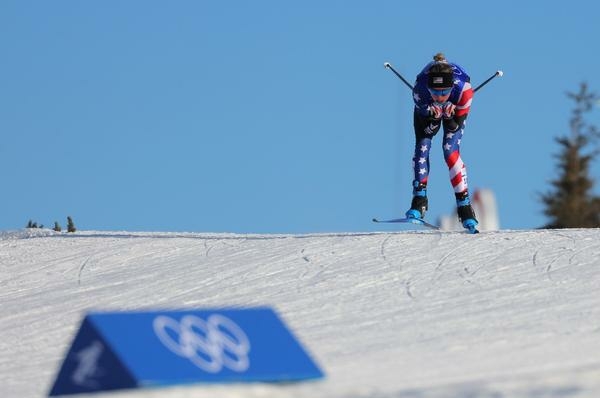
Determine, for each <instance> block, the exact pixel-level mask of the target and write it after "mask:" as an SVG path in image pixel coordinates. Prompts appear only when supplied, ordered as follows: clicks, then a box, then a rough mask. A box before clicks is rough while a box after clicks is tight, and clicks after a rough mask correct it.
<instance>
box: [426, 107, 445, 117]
mask: <svg viewBox="0 0 600 398" xmlns="http://www.w3.org/2000/svg"><path fill="white" fill-rule="evenodd" d="M442 106H443V105H442V104H438V103H433V104H431V105H429V106H428V107H427V111H428V112H429V115H430V116H431V117H432V118H433V119H434V120H440V119H441V118H442V116H443V115H444V109H443V108H442Z"/></svg>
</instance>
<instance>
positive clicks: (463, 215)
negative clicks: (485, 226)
mask: <svg viewBox="0 0 600 398" xmlns="http://www.w3.org/2000/svg"><path fill="white" fill-rule="evenodd" d="M456 210H457V213H458V219H459V220H460V222H461V223H462V225H463V227H464V228H465V229H467V230H468V231H469V232H470V233H472V234H476V233H479V231H478V230H477V228H475V227H476V226H477V224H479V222H478V221H477V219H476V218H475V212H474V211H473V207H471V200H470V199H469V193H468V192H467V191H465V192H461V193H457V194H456Z"/></svg>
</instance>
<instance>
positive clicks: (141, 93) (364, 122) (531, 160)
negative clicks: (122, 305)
mask: <svg viewBox="0 0 600 398" xmlns="http://www.w3.org/2000/svg"><path fill="white" fill-rule="evenodd" d="M428 4H431V6H430V8H429V10H428V9H427V8H426V7H425V6H424V5H423V4H421V3H418V2H408V3H407V2H399V1H376V2H366V1H312V0H309V1H302V2H283V1H274V0H273V1H253V2H249V1H119V2H118V1H52V2H48V1H23V0H19V1H11V0H2V1H1V2H0V51H1V54H2V66H1V68H0V70H1V71H2V73H0V131H1V134H2V141H1V142H0V181H1V183H2V184H1V186H2V192H1V195H0V198H1V199H0V200H1V204H2V206H1V208H2V215H1V216H0V229H3V230H7V229H17V228H22V227H23V226H24V225H25V224H26V223H27V221H28V220H30V219H33V220H35V221H37V222H39V223H43V224H45V225H47V226H51V225H52V224H53V222H54V221H59V222H60V223H61V224H63V226H64V224H65V221H64V220H65V219H66V217H67V215H71V216H72V217H73V218H74V220H75V222H76V224H77V226H78V227H79V228H80V229H88V230H89V229H98V230H132V231H134V230H135V231H206V232H239V233H247V232H256V233H307V232H334V231H374V230H385V229H388V228H389V229H394V228H397V226H382V225H374V224H372V223H371V218H373V217H380V218H386V217H394V216H399V215H402V214H403V213H404V211H405V210H406V209H407V208H408V207H409V205H410V198H411V180H412V171H411V157H412V148H413V139H414V138H413V131H412V107H413V104H412V99H411V95H410V92H409V91H408V90H407V88H406V87H405V86H404V85H403V84H402V82H401V81H400V80H398V79H397V78H396V77H395V76H394V75H393V74H392V73H391V72H390V71H388V70H386V69H384V68H383V63H384V62H386V61H388V62H390V63H392V64H393V65H394V67H395V68H396V69H397V70H399V71H400V72H401V73H402V74H404V76H405V77H406V78H407V79H408V80H409V81H412V80H414V76H415V75H416V74H417V73H418V72H419V70H420V69H421V68H422V66H423V65H424V64H425V63H427V62H428V61H429V60H430V59H431V57H432V55H433V54H435V53H436V52H438V51H442V52H444V53H445V54H446V56H447V57H448V59H450V60H452V61H455V62H458V63H459V64H461V65H462V66H463V67H464V68H465V69H467V71H468V72H469V73H470V75H471V78H472V81H473V82H474V83H475V84H478V83H479V82H481V81H483V80H485V79H486V78H487V77H489V76H490V75H491V74H493V73H494V72H495V71H496V70H498V69H501V70H503V71H504V77H503V78H501V79H500V78H499V79H496V80H494V81H492V82H491V83H490V84H489V85H488V86H486V87H485V88H484V89H482V90H481V91H480V92H478V93H477V95H476V97H475V99H474V103H473V106H472V109H471V114H470V116H469V120H468V125H467V128H466V131H465V137H464V139H463V143H462V151H461V152H462V155H463V159H464V161H465V163H466V164H467V167H468V172H469V184H470V188H471V190H474V189H477V188H488V189H492V190H493V191H494V193H495V195H496V199H497V201H498V206H499V212H500V222H501V226H502V228H507V229H525V228H535V227H539V226H541V225H543V224H544V223H545V221H546V219H545V217H544V215H543V213H542V211H543V208H542V206H541V204H540V202H539V200H538V195H539V193H541V192H545V191H546V190H547V189H548V188H549V185H548V181H549V180H550V179H552V178H553V177H554V176H555V173H556V172H557V170H556V162H555V160H554V158H553V155H554V154H555V153H557V151H558V149H559V148H558V146H557V144H556V143H555V142H554V137H556V136H558V135H564V134H567V133H568V119H569V117H570V112H571V109H572V102H571V101H570V100H569V99H567V97H566V95H565V93H566V92H567V91H577V90H578V87H579V84H580V83H581V82H583V81H585V82H587V83H588V84H589V86H590V88H591V89H592V90H593V91H596V92H598V91H599V90H600V75H598V65H600V52H598V51H597V48H596V44H595V42H596V41H597V38H598V37H600V25H599V24H598V23H597V15H598V14H599V12H600V10H599V8H600V6H598V5H597V3H596V2H592V1H579V0H575V1H570V2H569V4H568V7H566V6H565V5H564V4H561V3H557V4H556V5H549V3H547V2H522V1H520V2H516V1H504V2H499V3H494V4H492V3H486V4H490V5H484V2H479V1H464V2H461V5H460V7H449V6H448V3H447V2H439V3H436V2H430V3H428ZM542 5H543V7H542ZM542 8H543V10H542ZM599 113H600V108H596V109H595V110H594V111H593V112H592V113H591V114H590V115H589V119H588V120H589V121H590V122H593V123H599V122H600V117H599V115H598V114H599ZM440 138H441V137H436V139H435V141H434V149H433V150H432V155H431V163H432V171H431V175H430V184H429V197H430V211H429V213H428V218H429V219H430V220H432V221H433V220H435V219H436V218H437V216H439V215H441V214H447V213H450V212H451V211H452V210H453V207H454V198H453V193H452V189H451V186H450V183H449V181H448V171H447V169H446V166H445V164H444V161H443V157H442V151H441V143H440ZM599 173H600V165H598V164H594V165H593V169H592V174H593V176H594V177H596V178H597V177H598V175H599Z"/></svg>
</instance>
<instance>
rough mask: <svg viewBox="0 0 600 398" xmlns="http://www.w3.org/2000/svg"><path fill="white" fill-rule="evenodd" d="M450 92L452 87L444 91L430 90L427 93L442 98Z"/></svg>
mask: <svg viewBox="0 0 600 398" xmlns="http://www.w3.org/2000/svg"><path fill="white" fill-rule="evenodd" d="M451 91H452V87H450V88H446V89H444V90H434V89H432V88H430V89H429V93H430V94H431V95H435V96H437V97H443V96H445V95H448V94H450V92H451Z"/></svg>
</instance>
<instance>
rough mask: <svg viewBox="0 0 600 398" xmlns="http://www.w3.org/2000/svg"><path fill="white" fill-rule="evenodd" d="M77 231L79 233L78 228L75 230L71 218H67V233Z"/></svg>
mask: <svg viewBox="0 0 600 398" xmlns="http://www.w3.org/2000/svg"><path fill="white" fill-rule="evenodd" d="M75 231H77V228H75V223H74V222H73V219H72V218H71V217H70V216H69V217H67V232H75Z"/></svg>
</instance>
